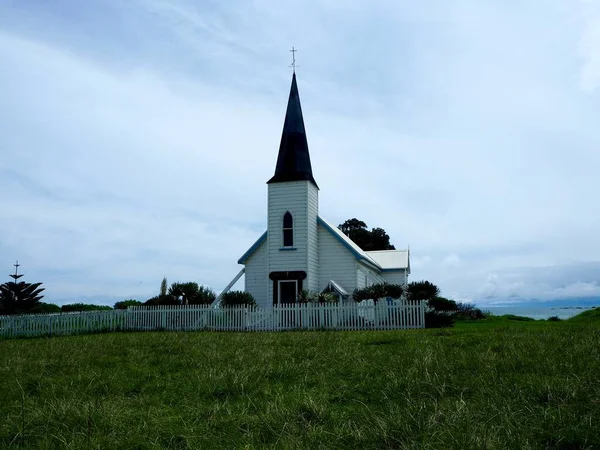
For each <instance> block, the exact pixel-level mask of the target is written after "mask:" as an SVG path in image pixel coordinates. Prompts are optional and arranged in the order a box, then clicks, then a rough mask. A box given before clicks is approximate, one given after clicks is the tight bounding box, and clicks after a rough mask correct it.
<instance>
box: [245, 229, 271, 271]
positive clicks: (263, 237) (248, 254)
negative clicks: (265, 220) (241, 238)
mask: <svg viewBox="0 0 600 450" xmlns="http://www.w3.org/2000/svg"><path fill="white" fill-rule="evenodd" d="M266 240H267V232H266V231H265V232H264V233H263V234H262V235H261V236H260V237H259V238H258V239H257V240H256V242H255V243H254V244H252V246H251V247H250V248H249V249H248V250H247V251H246V253H244V254H243V255H242V257H241V258H240V259H238V264H246V261H247V260H248V258H250V257H251V256H252V254H253V253H254V252H255V251H256V250H258V247H260V245H261V244H262V243H263V242H265V241H266Z"/></svg>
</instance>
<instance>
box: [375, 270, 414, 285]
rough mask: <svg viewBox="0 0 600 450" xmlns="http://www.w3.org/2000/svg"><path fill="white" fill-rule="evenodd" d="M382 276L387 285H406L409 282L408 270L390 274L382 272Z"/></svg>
mask: <svg viewBox="0 0 600 450" xmlns="http://www.w3.org/2000/svg"><path fill="white" fill-rule="evenodd" d="M381 276H382V278H383V279H384V280H385V282H386V283H391V284H405V283H407V282H408V278H407V276H406V270H404V269H400V270H394V271H389V272H382V273H381Z"/></svg>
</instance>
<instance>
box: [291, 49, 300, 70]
mask: <svg viewBox="0 0 600 450" xmlns="http://www.w3.org/2000/svg"><path fill="white" fill-rule="evenodd" d="M297 51H298V50H296V49H295V48H294V47H292V49H291V50H290V52H291V53H292V65H291V66H290V67H291V68H293V69H294V73H296V67H298V66H297V65H296V52H297Z"/></svg>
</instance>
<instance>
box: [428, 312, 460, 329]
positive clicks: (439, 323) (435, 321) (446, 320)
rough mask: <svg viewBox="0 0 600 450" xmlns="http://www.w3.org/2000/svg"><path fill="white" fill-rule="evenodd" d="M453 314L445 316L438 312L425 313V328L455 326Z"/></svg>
mask: <svg viewBox="0 0 600 450" xmlns="http://www.w3.org/2000/svg"><path fill="white" fill-rule="evenodd" d="M454 321H455V317H454V315H453V314H444V313H440V312H436V311H427V312H425V328H447V327H451V326H453V325H454Z"/></svg>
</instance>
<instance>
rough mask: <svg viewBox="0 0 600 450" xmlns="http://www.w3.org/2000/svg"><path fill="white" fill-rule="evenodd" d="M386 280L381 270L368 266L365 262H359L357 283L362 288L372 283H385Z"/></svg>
mask: <svg viewBox="0 0 600 450" xmlns="http://www.w3.org/2000/svg"><path fill="white" fill-rule="evenodd" d="M384 281H385V280H384V278H383V277H382V276H381V274H380V273H379V272H376V271H375V270H373V269H371V268H370V267H367V266H366V265H365V264H362V263H359V264H358V275H357V284H358V285H360V287H361V288H364V287H367V286H371V285H372V284H377V283H383V282H384Z"/></svg>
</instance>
